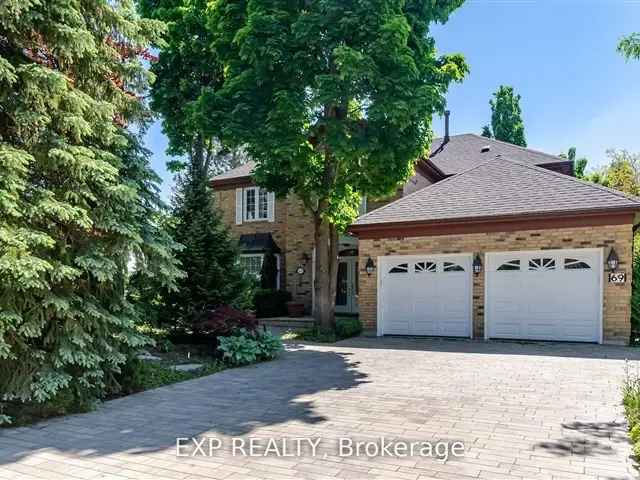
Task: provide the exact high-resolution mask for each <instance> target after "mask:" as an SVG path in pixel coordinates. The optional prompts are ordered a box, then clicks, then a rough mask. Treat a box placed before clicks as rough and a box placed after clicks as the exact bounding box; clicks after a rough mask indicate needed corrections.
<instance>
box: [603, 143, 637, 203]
mask: <svg viewBox="0 0 640 480" xmlns="http://www.w3.org/2000/svg"><path fill="white" fill-rule="evenodd" d="M607 156H608V157H609V159H610V163H609V165H607V166H606V167H605V168H604V171H603V177H604V180H605V182H604V183H605V184H606V185H607V186H608V187H610V188H615V189H616V190H620V191H621V192H625V193H629V194H631V195H640V154H637V153H635V154H634V153H631V152H628V151H627V150H607Z"/></svg>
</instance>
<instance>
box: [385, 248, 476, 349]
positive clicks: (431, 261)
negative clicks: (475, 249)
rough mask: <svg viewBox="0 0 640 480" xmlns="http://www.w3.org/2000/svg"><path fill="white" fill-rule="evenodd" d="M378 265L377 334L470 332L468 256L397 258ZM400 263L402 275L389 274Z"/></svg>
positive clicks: (451, 334) (462, 333) (456, 334)
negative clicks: (379, 327) (379, 321)
mask: <svg viewBox="0 0 640 480" xmlns="http://www.w3.org/2000/svg"><path fill="white" fill-rule="evenodd" d="M380 265H381V269H382V271H383V272H385V274H383V276H382V277H381V283H380V292H379V297H378V298H379V301H380V302H381V307H382V308H381V310H382V327H383V332H382V333H384V334H391V335H443V336H465V337H466V336H470V333H471V328H470V323H471V307H470V303H471V255H454V256H452V255H446V256H425V257H418V256H396V257H393V258H382V259H381V260H380ZM399 265H402V267H401V268H400V270H402V271H403V272H404V271H405V270H406V273H398V274H392V273H389V272H390V270H391V269H392V268H395V267H397V266H399ZM404 265H406V267H405V266H404ZM445 270H446V271H445Z"/></svg>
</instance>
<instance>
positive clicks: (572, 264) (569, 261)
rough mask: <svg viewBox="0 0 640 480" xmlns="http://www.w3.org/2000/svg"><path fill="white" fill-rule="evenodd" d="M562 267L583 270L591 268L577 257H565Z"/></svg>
mask: <svg viewBox="0 0 640 480" xmlns="http://www.w3.org/2000/svg"><path fill="white" fill-rule="evenodd" d="M564 268H565V270H585V269H588V268H591V265H589V264H588V263H587V262H583V261H582V260H578V259H577V258H565V259H564Z"/></svg>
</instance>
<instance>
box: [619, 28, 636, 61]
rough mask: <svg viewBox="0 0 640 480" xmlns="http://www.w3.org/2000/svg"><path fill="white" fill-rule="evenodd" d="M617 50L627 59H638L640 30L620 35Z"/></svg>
mask: <svg viewBox="0 0 640 480" xmlns="http://www.w3.org/2000/svg"><path fill="white" fill-rule="evenodd" d="M618 52H620V53H621V54H622V55H624V56H625V57H626V58H627V60H640V32H636V33H632V34H630V35H627V36H626V37H622V38H621V39H620V42H618Z"/></svg>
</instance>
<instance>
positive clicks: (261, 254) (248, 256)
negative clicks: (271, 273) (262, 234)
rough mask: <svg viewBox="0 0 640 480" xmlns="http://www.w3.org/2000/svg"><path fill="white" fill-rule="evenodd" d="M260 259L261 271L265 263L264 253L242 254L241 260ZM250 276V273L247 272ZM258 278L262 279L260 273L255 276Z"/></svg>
mask: <svg viewBox="0 0 640 480" xmlns="http://www.w3.org/2000/svg"><path fill="white" fill-rule="evenodd" d="M255 257H259V258H260V270H262V265H263V263H264V253H241V254H240V258H255ZM247 273H249V274H250V272H247ZM255 276H256V278H260V272H258V273H256V274H255Z"/></svg>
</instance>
